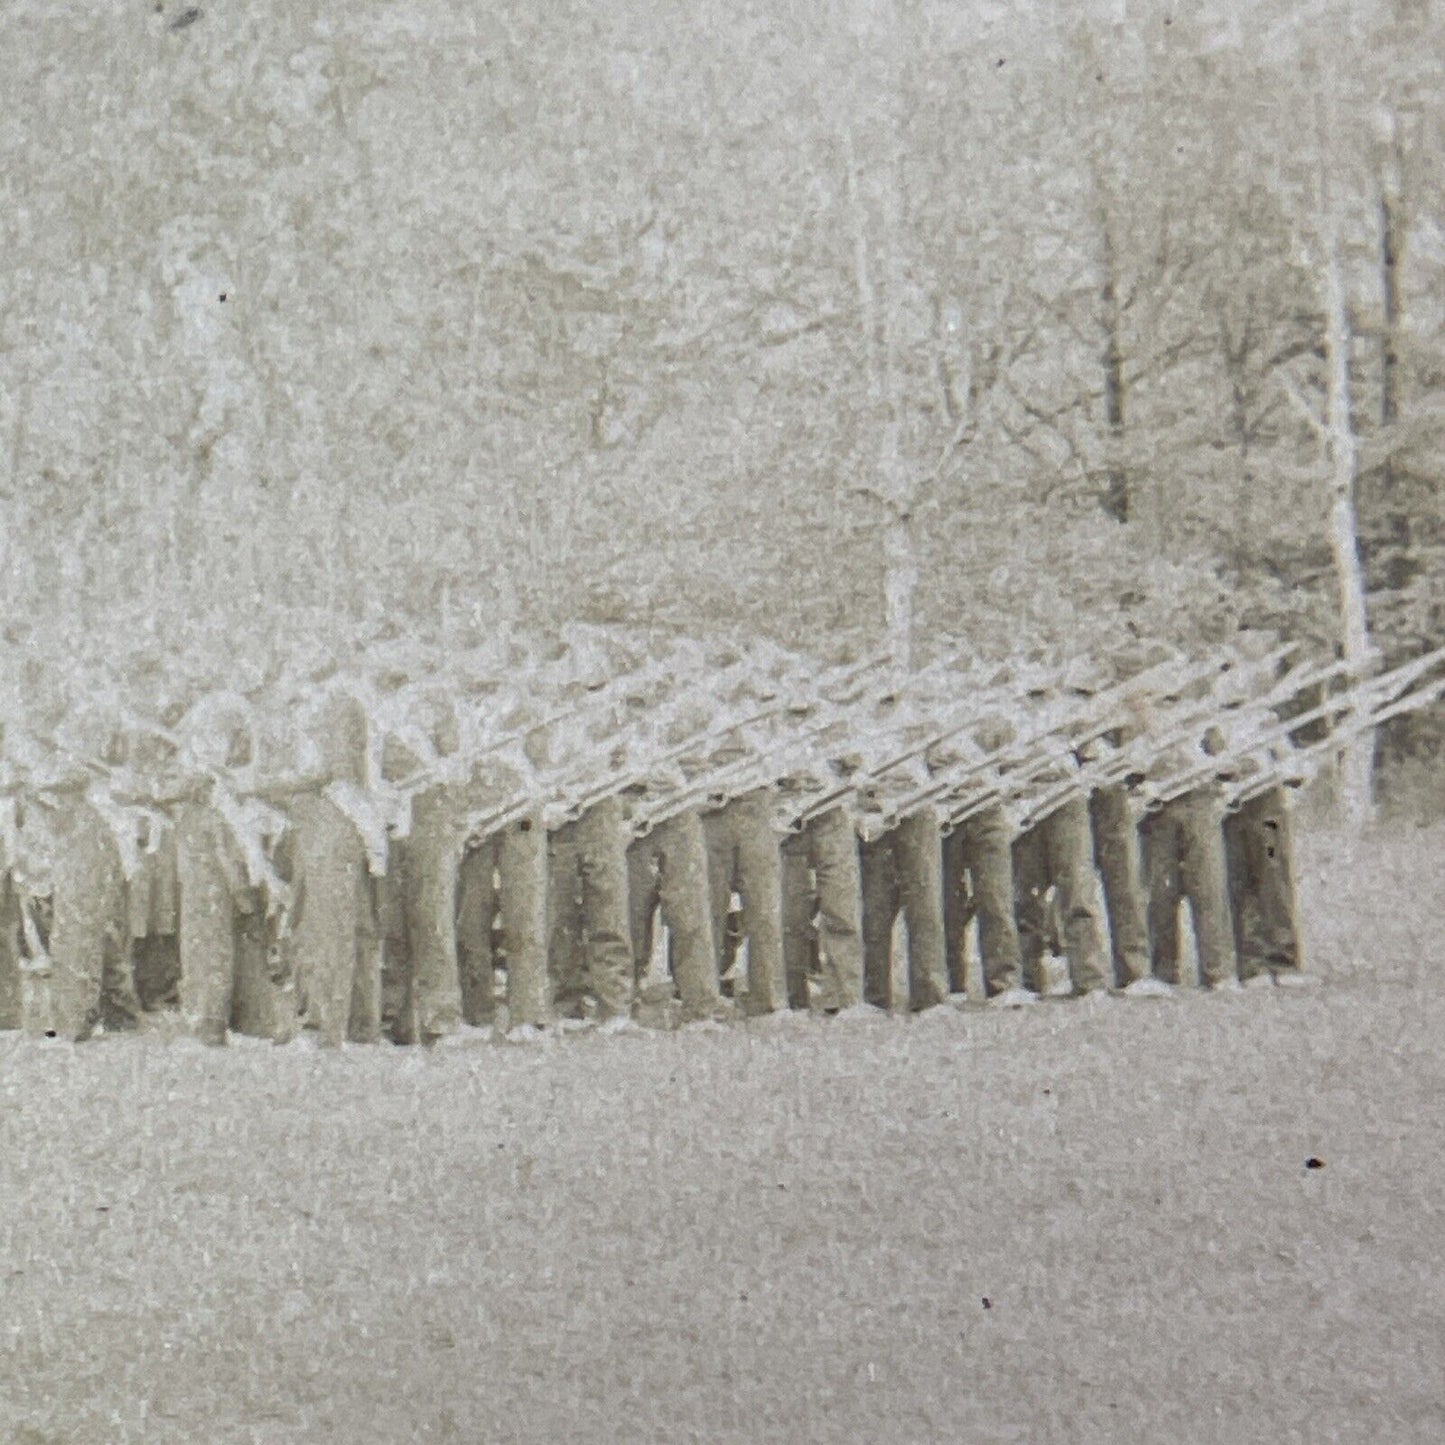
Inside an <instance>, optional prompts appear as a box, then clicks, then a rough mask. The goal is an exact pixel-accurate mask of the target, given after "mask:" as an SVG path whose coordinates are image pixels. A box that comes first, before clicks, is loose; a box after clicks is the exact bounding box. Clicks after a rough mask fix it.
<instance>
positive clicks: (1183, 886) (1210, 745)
mask: <svg viewBox="0 0 1445 1445" xmlns="http://www.w3.org/2000/svg"><path fill="white" fill-rule="evenodd" d="M1190 691H1191V692H1197V693H1198V694H1199V695H1200V696H1204V695H1207V691H1208V690H1207V689H1206V688H1194V689H1190ZM1165 701H1166V702H1167V701H1169V699H1165ZM1144 718H1145V723H1146V744H1147V742H1148V740H1149V734H1150V733H1151V732H1157V731H1159V730H1160V728H1161V723H1162V719H1161V718H1160V716H1159V714H1157V713H1156V712H1155V711H1153V710H1152V709H1146V710H1145V712H1144ZM1224 745H1225V744H1224V738H1223V736H1222V735H1221V733H1220V731H1219V729H1218V728H1216V727H1206V728H1201V729H1199V730H1198V731H1197V732H1196V733H1195V734H1193V735H1192V736H1191V737H1189V738H1188V739H1187V740H1185V741H1181V742H1177V743H1176V742H1173V741H1170V742H1169V743H1168V744H1167V745H1166V746H1164V747H1162V748H1160V749H1159V750H1158V751H1157V752H1156V753H1155V755H1154V757H1153V758H1152V760H1151V761H1150V763H1149V765H1148V767H1147V768H1146V783H1145V788H1146V792H1147V793H1148V794H1149V795H1150V799H1151V807H1150V810H1149V812H1148V813H1146V815H1145V818H1144V822H1143V825H1142V828H1141V839H1142V844H1143V850H1144V868H1145V876H1146V877H1147V879H1148V893H1149V903H1148V908H1147V921H1148V929H1149V954H1150V960H1151V963H1152V968H1153V973H1154V975H1155V977H1157V978H1160V979H1163V980H1164V982H1165V983H1168V984H1176V985H1177V984H1178V983H1179V981H1180V970H1179V965H1180V960H1179V904H1180V901H1181V899H1187V900H1188V902H1189V907H1190V913H1191V917H1192V919H1193V923H1194V937H1195V941H1196V945H1197V948H1198V953H1199V969H1200V974H1201V976H1202V981H1203V983H1204V984H1205V985H1206V987H1208V988H1210V989H1213V990H1216V991H1225V992H1228V991H1231V990H1233V989H1237V988H1238V987H1239V980H1238V978H1237V977H1236V971H1237V964H1236V957H1235V949H1234V925H1233V922H1232V919H1231V916H1230V909H1229V885H1228V877H1227V873H1226V868H1225V860H1224V835H1223V832H1222V828H1221V824H1222V822H1223V800H1222V798H1221V795H1220V789H1219V785H1218V781H1217V779H1215V778H1214V777H1213V776H1212V773H1211V771H1210V760H1211V759H1212V758H1213V757H1216V756H1218V755H1219V754H1220V753H1221V752H1222V751H1223V749H1224ZM1175 780H1177V781H1175ZM1171 782H1172V783H1173V786H1171ZM1151 784H1152V788H1151V786H1150V785H1151ZM1160 789H1164V790H1166V791H1167V793H1168V796H1164V797H1160V796H1159V791H1160Z"/></svg>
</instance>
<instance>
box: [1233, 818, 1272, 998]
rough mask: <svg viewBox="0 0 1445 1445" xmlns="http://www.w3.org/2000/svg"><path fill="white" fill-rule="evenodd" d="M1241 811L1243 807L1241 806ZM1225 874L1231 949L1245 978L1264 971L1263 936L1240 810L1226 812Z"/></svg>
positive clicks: (1248, 839) (1248, 842)
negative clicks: (1257, 915) (1231, 939)
mask: <svg viewBox="0 0 1445 1445" xmlns="http://www.w3.org/2000/svg"><path fill="white" fill-rule="evenodd" d="M1241 811H1242V810H1241ZM1223 833H1224V876H1225V881H1226V884H1227V885H1228V889H1229V917H1230V921H1231V922H1232V923H1233V925H1234V953H1235V957H1236V959H1237V960H1238V962H1239V976H1240V978H1241V979H1244V980H1248V979H1251V978H1254V977H1256V976H1257V975H1259V974H1261V973H1263V972H1265V965H1264V959H1263V958H1262V957H1261V956H1260V955H1261V954H1262V951H1263V950H1262V948H1261V947H1260V945H1261V944H1262V942H1263V940H1262V939H1261V938H1260V928H1259V926H1258V921H1257V919H1256V917H1255V909H1254V902H1255V898H1256V896H1257V889H1256V886H1255V882H1254V877H1253V867H1252V865H1253V862H1254V860H1253V858H1252V857H1251V852H1252V850H1251V848H1250V843H1251V841H1252V840H1251V839H1250V837H1249V829H1248V828H1247V827H1246V825H1245V823H1244V822H1243V820H1242V819H1241V817H1240V814H1239V813H1229V814H1226V815H1225V819H1224V825H1223Z"/></svg>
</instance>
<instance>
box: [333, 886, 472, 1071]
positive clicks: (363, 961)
mask: <svg viewBox="0 0 1445 1445" xmlns="http://www.w3.org/2000/svg"><path fill="white" fill-rule="evenodd" d="M381 881H382V880H381V879H380V878H378V877H376V876H375V874H373V873H371V872H370V871H369V870H368V869H367V866H366V860H365V858H363V859H362V865H361V873H360V875H359V877H358V879H357V884H358V887H357V897H356V905H355V908H356V915H355V916H356V957H355V963H354V965H353V968H352V974H351V1012H350V1015H349V1018H348V1022H347V1026H346V1037H347V1038H348V1039H349V1040H350V1041H351V1042H352V1043H356V1044H375V1043H380V1042H381V967H382V947H383V939H382V936H381V927H380V917H381V900H380V897H379V896H378V890H379V885H380V883H381ZM453 948H455V944H453ZM454 956H455V955H454Z"/></svg>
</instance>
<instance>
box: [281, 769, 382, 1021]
mask: <svg viewBox="0 0 1445 1445" xmlns="http://www.w3.org/2000/svg"><path fill="white" fill-rule="evenodd" d="M291 811H292V826H293V828H294V830H295V839H294V846H295V852H296V860H297V871H298V873H299V874H300V877H301V882H302V887H303V888H304V890H305V902H304V905H303V906H302V908H301V911H300V916H299V918H298V919H297V920H296V926H295V932H294V936H293V943H294V946H295V952H296V967H297V971H298V974H299V976H300V981H301V987H302V990H303V992H304V993H305V995H306V1011H307V1027H308V1028H309V1029H311V1030H313V1031H314V1032H315V1034H316V1036H317V1038H318V1040H319V1042H320V1043H322V1044H323V1045H326V1046H327V1047H332V1048H335V1047H339V1046H340V1045H341V1043H342V1042H343V1041H344V1040H345V1038H346V1034H347V1029H348V1027H349V1025H350V1022H351V1001H352V990H353V986H354V984H355V981H356V963H357V946H358V941H359V938H358V935H359V920H358V917H357V912H358V906H359V901H360V896H361V888H362V882H363V874H364V872H365V870H366V858H365V854H364V852H363V850H362V846H361V840H360V839H359V838H358V837H357V836H356V830H355V828H354V827H353V825H352V823H351V821H350V820H349V819H348V818H347V817H346V816H345V815H344V814H343V813H341V811H340V810H339V809H338V808H336V807H335V806H334V805H333V804H332V803H330V802H329V801H328V800H327V799H325V798H319V797H306V798H301V799H298V800H297V801H296V802H295V803H293V805H292V810H291Z"/></svg>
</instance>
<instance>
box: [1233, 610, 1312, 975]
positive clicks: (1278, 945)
mask: <svg viewBox="0 0 1445 1445" xmlns="http://www.w3.org/2000/svg"><path fill="white" fill-rule="evenodd" d="M1277 641H1278V639H1277V638H1276V637H1275V635H1274V634H1273V633H1267V632H1259V633H1243V634H1241V636H1240V639H1239V641H1238V644H1237V646H1238V647H1239V648H1240V650H1241V651H1242V653H1243V655H1244V657H1245V658H1246V659H1247V660H1250V661H1253V660H1257V659H1259V658H1261V657H1263V656H1265V655H1266V654H1267V653H1268V652H1269V651H1270V649H1272V648H1273V647H1274V646H1275V645H1276V643H1277ZM1279 720H1280V710H1271V711H1266V712H1264V713H1262V714H1258V713H1249V712H1246V714H1245V715H1244V717H1243V718H1242V719H1241V721H1240V723H1239V724H1238V725H1236V726H1235V727H1233V728H1232V729H1230V736H1229V746H1230V751H1231V753H1232V754H1234V756H1235V759H1236V760H1237V766H1236V767H1234V768H1232V769H1229V770H1228V772H1229V773H1230V774H1232V775H1233V776H1231V779H1230V780H1231V781H1235V778H1236V777H1237V782H1236V783H1235V791H1236V793H1239V794H1242V799H1241V801H1239V802H1238V803H1237V804H1235V805H1234V806H1233V807H1231V808H1230V809H1229V811H1228V812H1227V813H1226V816H1225V820H1224V857H1225V872H1226V876H1227V877H1228V880H1229V902H1230V912H1231V916H1232V918H1233V920H1234V946H1235V952H1236V954H1237V956H1238V960H1239V976H1240V979H1241V981H1242V982H1243V983H1244V984H1245V985H1246V986H1252V985H1255V984H1261V983H1265V984H1267V983H1269V982H1270V981H1273V982H1275V983H1280V984H1284V985H1286V986H1289V985H1292V984H1299V983H1301V982H1304V981H1305V975H1304V973H1303V968H1302V963H1301V950H1300V931H1299V904H1298V899H1297V895H1296V887H1295V869H1294V839H1293V836H1292V830H1291V826H1290V824H1291V811H1292V803H1293V797H1294V790H1295V789H1296V788H1298V787H1300V786H1301V785H1302V784H1303V783H1304V782H1305V781H1306V780H1307V777H1308V772H1307V770H1306V769H1305V767H1304V766H1303V765H1302V763H1301V761H1300V759H1299V758H1298V756H1297V754H1296V748H1295V746H1294V743H1293V741H1292V740H1291V738H1290V736H1289V735H1288V734H1276V733H1274V732H1273V725H1275V724H1277V723H1278V722H1279ZM1267 730H1269V731H1271V732H1272V735H1271V736H1270V737H1267V738H1266V737H1262V736H1261V734H1263V733H1264V732H1266V731H1267Z"/></svg>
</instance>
